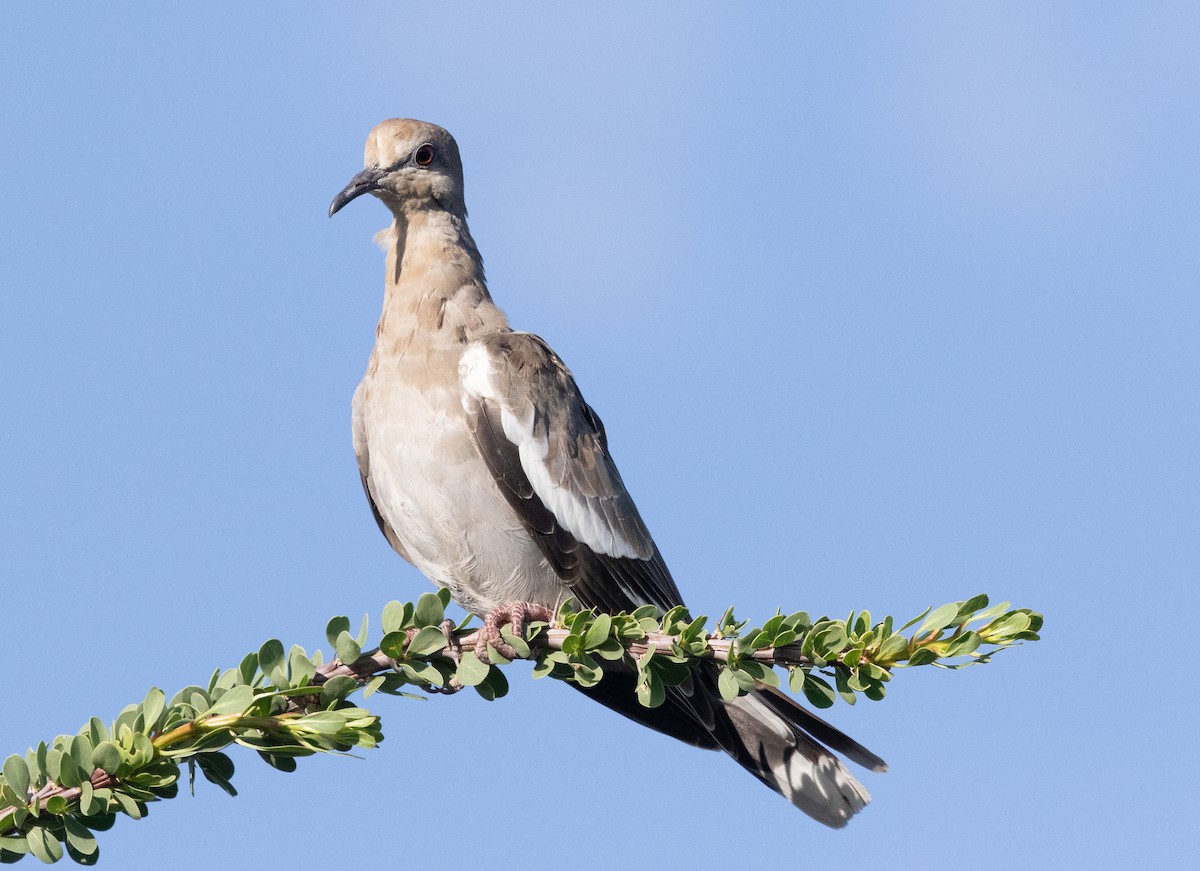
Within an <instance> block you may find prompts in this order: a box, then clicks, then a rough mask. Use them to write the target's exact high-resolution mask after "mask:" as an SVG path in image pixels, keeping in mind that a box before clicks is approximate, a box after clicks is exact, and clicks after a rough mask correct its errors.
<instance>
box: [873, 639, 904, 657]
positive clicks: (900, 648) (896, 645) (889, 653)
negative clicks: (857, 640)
mask: <svg viewBox="0 0 1200 871" xmlns="http://www.w3.org/2000/svg"><path fill="white" fill-rule="evenodd" d="M906 650H908V639H907V638H905V637H904V636H903V635H891V636H889V637H888V639H887V641H885V642H883V644H881V645H880V646H879V653H877V654H875V659H878V660H881V661H883V662H895V661H896V660H897V659H899V658H900V657H901V656H903V655H904V652H905V651H906Z"/></svg>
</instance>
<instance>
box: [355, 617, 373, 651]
mask: <svg viewBox="0 0 1200 871" xmlns="http://www.w3.org/2000/svg"><path fill="white" fill-rule="evenodd" d="M370 628H371V617H370V615H368V614H363V618H362V623H360V624H358V634H357V635H355V636H354V640H355V641H357V642H358V646H359V648H361V647H362V646H363V645H364V644H366V643H367V632H368V630H369V629H370Z"/></svg>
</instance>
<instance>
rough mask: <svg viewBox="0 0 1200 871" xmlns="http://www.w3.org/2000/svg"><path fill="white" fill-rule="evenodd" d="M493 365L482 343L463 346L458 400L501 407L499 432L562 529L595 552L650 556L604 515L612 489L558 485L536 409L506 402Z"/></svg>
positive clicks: (528, 403) (646, 548)
mask: <svg viewBox="0 0 1200 871" xmlns="http://www.w3.org/2000/svg"><path fill="white" fill-rule="evenodd" d="M496 364H497V361H496V360H495V359H494V358H493V357H492V355H491V354H490V353H489V352H488V349H487V347H486V346H485V345H483V344H482V343H480V342H472V343H471V344H470V345H468V346H467V349H466V350H465V351H464V352H463V354H462V357H461V358H459V363H458V374H459V381H460V382H461V384H462V386H463V391H464V395H463V405H464V407H465V408H466V409H467V411H468V412H470V411H471V406H473V404H474V402H475V401H478V400H481V399H482V400H487V401H489V402H493V403H495V404H496V406H497V407H498V408H499V409H500V422H501V425H502V426H503V427H504V436H505V438H507V439H508V440H509V441H510V442H512V443H513V444H514V445H516V447H517V453H518V455H519V456H520V459H521V469H522V470H523V471H524V472H525V476H526V477H527V478H528V479H529V483H530V484H531V485H532V486H533V490H534V492H535V493H536V494H537V496H538V498H539V499H541V500H542V504H543V505H545V506H546V508H548V509H549V510H550V512H551V513H552V514H553V515H554V517H555V518H556V519H557V520H558V522H559V523H560V524H561V525H562V527H563V529H565V530H567V532H569V533H571V535H573V536H575V538H576V539H578V540H579V541H581V542H583V543H584V544H586V545H587V546H588V547H590V548H591V549H592V550H593V551H595V552H596V553H603V554H607V555H608V556H612V557H624V558H627V559H649V558H650V557H651V556H652V555H653V549H652V546H642V547H640V548H639V547H638V546H637V545H635V544H634V543H631V542H630V541H629V540H628V539H627V538H626V537H625V536H624V535H623V534H622V533H621V532H620V531H618V530H616V529H614V528H613V526H612V524H611V523H609V521H608V520H607V518H606V517H605V511H604V510H603V507H604V506H603V503H604V502H606V501H614V500H616V499H617V498H618V497H617V494H613V495H612V496H592V497H590V498H589V497H586V496H584V495H581V494H579V493H576V492H574V491H572V490H571V489H569V488H568V487H565V486H563V484H562V483H561V482H560V481H557V480H555V478H554V477H553V476H552V475H551V473H550V469H549V466H548V464H547V462H546V459H547V455H548V453H549V449H550V447H549V441H548V439H547V435H546V433H545V432H538V431H537V428H536V427H535V422H536V420H537V417H538V415H537V409H536V408H535V406H534V403H533V402H532V401H531V399H530V398H529V397H528V396H527V395H525V396H522V397H521V398H522V399H523V400H524V401H523V402H522V403H521V406H520V407H519V408H514V407H513V405H512V403H511V402H510V401H506V399H507V397H505V396H504V395H503V393H504V392H503V391H502V390H501V388H500V380H501V379H500V373H499V372H497V368H496ZM555 398H557V399H559V400H561V401H564V402H567V401H572V402H575V401H580V400H579V399H578V398H577V397H573V396H559V397H555ZM608 508H609V511H612V510H613V509H614V508H617V509H618V510H619V506H616V505H610V506H608Z"/></svg>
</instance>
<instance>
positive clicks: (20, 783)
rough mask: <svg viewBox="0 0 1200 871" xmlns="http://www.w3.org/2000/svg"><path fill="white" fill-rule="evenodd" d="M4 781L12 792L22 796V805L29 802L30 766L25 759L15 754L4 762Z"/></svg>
mask: <svg viewBox="0 0 1200 871" xmlns="http://www.w3.org/2000/svg"><path fill="white" fill-rule="evenodd" d="M3 773H4V780H5V782H6V783H7V784H8V788H9V789H10V790H12V792H13V793H14V794H15V795H17V796H20V798H21V803H22V804H24V803H25V802H26V801H28V795H29V766H28V764H26V762H25V759H24V758H23V757H21V756H20V755H18V754H16V753H14V754H13V755H12V756H9V757H8V758H7V759H5V760H4V768H3Z"/></svg>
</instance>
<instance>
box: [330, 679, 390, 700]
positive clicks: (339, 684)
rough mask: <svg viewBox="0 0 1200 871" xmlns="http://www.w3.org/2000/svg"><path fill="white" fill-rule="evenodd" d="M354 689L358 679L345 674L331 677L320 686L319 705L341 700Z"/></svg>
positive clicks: (356, 687)
mask: <svg viewBox="0 0 1200 871" xmlns="http://www.w3.org/2000/svg"><path fill="white" fill-rule="evenodd" d="M380 680H382V678H380ZM356 689H358V681H356V680H355V679H354V678H352V677H350V676H349V675H347V674H339V675H337V676H335V677H331V678H330V679H329V680H327V681H325V683H324V685H322V687H321V705H322V706H328V705H330V704H331V703H333V702H335V701H341V700H342V699H344V698H346V696H348V695H350V693H352V692H354V691H355V690H356Z"/></svg>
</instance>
